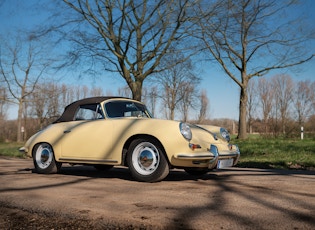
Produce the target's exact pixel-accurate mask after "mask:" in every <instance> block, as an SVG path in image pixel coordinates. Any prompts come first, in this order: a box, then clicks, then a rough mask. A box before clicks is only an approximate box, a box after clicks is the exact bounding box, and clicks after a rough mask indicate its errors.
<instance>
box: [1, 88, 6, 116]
mask: <svg viewBox="0 0 315 230" xmlns="http://www.w3.org/2000/svg"><path fill="white" fill-rule="evenodd" d="M7 107H8V103H7V90H6V88H4V87H0V121H3V120H5V119H6V115H7Z"/></svg>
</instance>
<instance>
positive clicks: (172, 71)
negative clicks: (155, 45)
mask: <svg viewBox="0 0 315 230" xmlns="http://www.w3.org/2000/svg"><path fill="white" fill-rule="evenodd" d="M177 58H178V59H180V60H182V58H181V56H178V55H173V54H172V55H169V56H168V57H167V58H165V59H164V60H163V63H162V65H163V66H166V70H165V71H163V72H160V73H158V76H157V81H158V83H159V85H160V86H161V87H162V89H161V91H162V92H163V94H162V95H161V99H162V103H163V107H164V108H165V109H166V117H167V118H168V119H171V120H174V119H175V110H176V109H179V110H180V109H181V108H182V109H181V112H182V113H183V119H187V113H188V105H191V104H192V100H194V99H193V97H194V95H195V92H196V90H197V86H198V84H199V82H200V78H199V77H197V76H196V75H195V73H194V72H193V71H194V68H193V65H192V62H191V61H190V60H186V61H185V62H182V63H179V64H177V65H173V63H174V62H175V63H176V62H177ZM181 103H182V104H181ZM180 105H182V107H180Z"/></svg>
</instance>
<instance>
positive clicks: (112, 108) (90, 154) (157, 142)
mask: <svg viewBox="0 0 315 230" xmlns="http://www.w3.org/2000/svg"><path fill="white" fill-rule="evenodd" d="M229 142H230V135H229V133H228V131H227V130H226V129H224V128H220V127H216V126H203V125H193V124H188V123H184V122H180V121H173V120H162V119H155V118H153V117H152V116H151V114H150V112H149V111H148V109H147V108H146V106H145V105H144V104H143V103H141V102H139V101H136V100H132V99H128V98H123V97H92V98H85V99H81V100H78V101H75V102H73V103H71V104H70V105H68V106H67V107H66V108H65V110H64V112H63V114H62V115H61V116H60V117H59V118H58V119H57V120H56V121H55V122H53V123H52V124H50V125H49V126H47V127H46V128H44V129H43V130H41V131H39V132H37V133H36V134H34V135H33V136H32V137H30V138H29V139H28V141H27V142H26V143H25V145H24V147H22V148H20V151H21V152H23V153H25V154H26V155H27V156H29V157H32V158H33V162H34V166H35V170H36V172H38V173H43V174H48V173H57V172H59V171H60V168H61V166H62V163H69V164H71V165H76V164H79V165H90V166H94V167H95V168H96V169H98V170H108V169H110V168H112V167H113V166H119V165H120V166H127V167H128V168H129V171H130V173H131V175H132V176H133V178H134V179H136V180H138V181H144V182H157V181H161V180H163V179H164V178H165V177H166V176H167V175H168V174H169V171H170V169H173V168H181V169H184V170H185V171H186V172H187V173H190V174H194V175H202V174H205V173H207V172H208V171H209V170H211V169H214V168H221V167H226V166H234V165H235V164H236V163H237V162H238V159H239V156H240V151H239V149H238V147H237V146H236V145H232V144H230V143H229Z"/></svg>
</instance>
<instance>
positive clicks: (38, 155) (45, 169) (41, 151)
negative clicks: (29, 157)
mask: <svg viewBox="0 0 315 230" xmlns="http://www.w3.org/2000/svg"><path fill="white" fill-rule="evenodd" d="M33 162H34V166H35V169H36V172H38V173H43V174H49V173H57V172H58V171H59V170H60V168H61V163H60V162H56V161H55V156H54V151H53V149H52V147H51V146H50V145H49V144H48V143H40V144H38V145H36V146H35V148H34V150H33Z"/></svg>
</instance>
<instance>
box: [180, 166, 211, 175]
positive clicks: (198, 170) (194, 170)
mask: <svg viewBox="0 0 315 230" xmlns="http://www.w3.org/2000/svg"><path fill="white" fill-rule="evenodd" d="M209 171H210V170H209V169H208V168H185V172H186V173H188V174H190V175H193V176H202V175H204V174H206V173H208V172H209Z"/></svg>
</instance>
